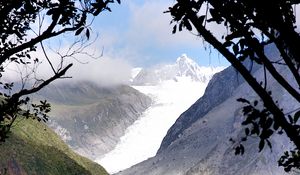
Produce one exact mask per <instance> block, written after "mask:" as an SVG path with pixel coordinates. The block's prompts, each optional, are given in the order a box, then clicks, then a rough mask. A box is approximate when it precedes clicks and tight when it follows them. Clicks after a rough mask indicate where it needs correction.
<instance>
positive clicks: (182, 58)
mask: <svg viewBox="0 0 300 175" xmlns="http://www.w3.org/2000/svg"><path fill="white" fill-rule="evenodd" d="M176 63H177V64H182V63H186V64H191V63H192V64H195V62H194V61H193V60H192V59H190V58H189V57H188V56H187V54H185V53H184V54H182V55H181V56H180V57H178V58H177V60H176Z"/></svg>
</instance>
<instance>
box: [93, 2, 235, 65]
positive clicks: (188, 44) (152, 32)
mask: <svg viewBox="0 0 300 175" xmlns="http://www.w3.org/2000/svg"><path fill="white" fill-rule="evenodd" d="M172 3H173V0H124V1H121V5H119V4H117V3H116V4H114V5H112V6H111V9H112V12H104V13H102V14H100V16H98V17H97V18H96V19H95V21H94V23H93V25H92V29H93V33H94V34H95V33H97V34H99V39H98V41H97V47H99V48H102V47H104V55H106V56H108V57H111V58H115V59H123V60H125V61H127V62H128V63H129V64H131V65H132V66H134V67H136V66H141V67H147V66H152V65H156V64H162V63H172V62H174V61H175V60H176V58H177V57H179V56H180V55H181V54H183V53H186V54H187V55H188V56H189V57H191V58H192V59H194V60H195V61H196V62H197V63H199V64H200V65H202V66H227V65H229V64H228V63H227V62H226V61H225V59H224V58H223V57H222V56H220V55H218V54H217V52H216V51H215V50H214V49H212V48H210V47H209V45H208V44H206V48H205V47H204V45H203V40H202V39H201V38H200V37H197V36H195V34H193V33H190V32H187V31H183V32H178V33H176V34H174V35H173V34H172V27H173V25H170V21H171V16H170V14H167V13H163V12H164V11H166V10H167V9H168V7H170V6H171V5H172Z"/></svg>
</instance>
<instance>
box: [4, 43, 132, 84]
mask: <svg viewBox="0 0 300 175" xmlns="http://www.w3.org/2000/svg"><path fill="white" fill-rule="evenodd" d="M65 44H66V43H65ZM67 46H68V45H65V48H60V52H61V53H64V51H65V50H67V48H68V47H67ZM101 51H102V47H101V48H97V50H96V52H95V50H94V49H93V46H91V47H89V48H86V50H85V51H84V52H87V53H89V54H94V55H95V56H99V55H101ZM94 52H95V53H94ZM47 53H48V57H49V58H50V59H51V62H52V64H53V67H54V68H55V69H56V68H57V67H59V65H60V61H61V59H60V57H58V55H57V54H56V53H54V52H51V51H49V50H48V51H47ZM32 57H33V58H35V57H38V58H39V59H40V60H41V61H42V64H40V65H39V66H38V67H37V69H36V70H35V73H36V74H35V75H37V78H38V79H47V78H49V77H51V76H53V75H54V73H53V71H52V69H51V67H50V65H49V63H48V62H47V60H46V59H45V57H44V54H43V53H42V51H41V49H40V48H38V52H36V53H35V54H34V56H32ZM71 62H72V63H73V66H72V67H71V68H70V69H69V70H68V71H67V73H66V75H65V76H68V77H70V76H71V77H72V78H71V79H63V80H62V81H68V82H69V81H92V82H95V83H97V84H98V85H100V86H113V85H118V84H127V83H128V82H129V79H130V78H131V68H132V67H131V66H130V64H129V63H128V62H127V61H126V59H125V58H124V57H120V56H116V55H113V54H112V52H105V53H103V56H102V57H99V58H97V59H95V58H91V57H89V56H87V55H86V54H77V55H75V59H74V58H66V59H64V64H63V67H65V66H67V65H68V64H69V63H71ZM32 68H33V67H32V65H29V66H27V67H24V66H22V65H19V64H15V63H10V64H9V65H8V66H7V67H6V69H5V70H6V72H5V74H4V78H5V79H6V80H9V81H21V78H20V77H21V76H23V77H24V76H26V75H27V74H28V73H30V72H31V69H32ZM33 78H34V74H31V76H30V79H31V80H32V79H33ZM62 81H58V82H62Z"/></svg>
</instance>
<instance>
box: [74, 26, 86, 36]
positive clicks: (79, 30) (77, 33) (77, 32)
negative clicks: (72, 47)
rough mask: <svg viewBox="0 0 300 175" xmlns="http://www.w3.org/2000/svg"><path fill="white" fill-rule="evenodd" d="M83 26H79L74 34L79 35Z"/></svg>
mask: <svg viewBox="0 0 300 175" xmlns="http://www.w3.org/2000/svg"><path fill="white" fill-rule="evenodd" d="M83 29H84V28H83V27H81V28H79V29H78V30H77V31H76V32H75V35H79V34H80V33H81V32H82V31H83Z"/></svg>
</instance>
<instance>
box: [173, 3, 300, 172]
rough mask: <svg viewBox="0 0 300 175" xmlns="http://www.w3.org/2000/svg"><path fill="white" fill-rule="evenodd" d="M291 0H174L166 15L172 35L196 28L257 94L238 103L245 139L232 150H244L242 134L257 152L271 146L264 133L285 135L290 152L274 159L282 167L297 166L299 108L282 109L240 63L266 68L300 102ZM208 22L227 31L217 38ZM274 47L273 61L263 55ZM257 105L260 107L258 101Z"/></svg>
mask: <svg viewBox="0 0 300 175" xmlns="http://www.w3.org/2000/svg"><path fill="white" fill-rule="evenodd" d="M299 3H300V2H299V1H297V0H273V1H258V0H176V3H175V5H174V6H173V7H170V8H169V10H168V11H167V13H170V14H171V16H172V17H173V19H172V21H171V23H174V24H175V25H174V27H173V33H176V31H177V30H179V31H182V30H183V29H187V30H189V31H196V32H197V33H198V34H199V35H200V36H201V37H203V39H204V40H205V41H207V42H208V43H209V44H211V45H212V46H213V47H214V48H215V49H217V50H218V51H219V52H220V53H221V54H222V55H223V56H224V57H225V58H226V59H227V60H228V61H229V62H230V63H231V64H232V66H233V67H234V68H235V69H236V70H237V71H238V72H239V73H240V74H241V75H242V76H243V77H244V79H245V80H246V81H247V82H248V84H249V85H250V86H251V87H252V88H253V90H254V91H255V92H256V93H257V94H258V96H259V97H260V100H256V101H254V102H250V101H248V100H247V99H242V98H240V99H238V101H239V102H241V103H243V104H244V105H245V106H244V107H243V113H244V116H245V120H244V121H243V123H242V125H244V126H245V137H243V138H241V140H240V141H239V142H238V143H239V144H238V145H237V146H236V149H235V151H236V154H243V153H244V146H243V144H242V143H243V142H245V141H246V140H247V137H248V136H257V137H258V138H259V139H260V142H259V151H262V149H263V148H264V147H265V145H268V146H269V147H270V148H271V149H272V144H271V142H270V137H271V136H272V135H274V134H276V133H277V134H283V133H284V134H286V136H287V137H288V138H289V139H290V140H291V141H292V143H294V146H295V148H294V150H289V151H286V152H284V154H283V156H282V157H281V158H280V160H279V161H278V163H279V166H283V167H284V169H285V171H287V172H288V171H290V170H291V169H292V168H297V169H300V125H299V122H298V119H299V117H300V111H299V108H298V109H296V110H295V111H293V112H292V113H289V111H284V110H283V109H282V108H281V107H280V106H279V103H278V102H277V101H276V100H277V99H273V98H272V93H271V92H270V91H269V90H268V86H267V77H265V80H264V81H263V82H258V81H257V80H256V78H255V77H253V75H252V74H251V70H248V69H247V68H246V67H245V66H244V64H243V61H245V60H247V59H248V60H251V61H252V62H255V63H256V64H258V65H260V66H261V67H263V68H264V70H265V72H266V71H268V72H269V73H270V74H271V76H273V77H274V79H275V80H276V81H277V82H278V83H279V84H280V85H281V86H282V87H283V88H284V89H285V90H286V91H287V93H288V94H290V95H291V96H292V97H293V98H294V99H295V100H296V101H298V102H300V93H299V88H300V75H299V68H300V49H299V45H300V35H299V33H297V31H296V30H295V29H296V26H295V21H296V17H295V12H294V7H295V6H296V5H298V4H299ZM211 24H214V25H217V26H219V27H223V28H224V29H225V31H226V30H227V33H226V34H224V35H223V36H222V37H218V35H217V34H216V33H214V32H213V31H211V30H210V29H209V26H210V25H211ZM270 44H272V45H274V46H275V47H276V49H277V50H278V52H279V53H280V55H281V58H280V60H278V61H273V60H274V59H272V58H271V57H268V55H266V54H265V52H264V51H265V50H264V48H265V46H267V45H270ZM276 64H280V65H283V66H286V68H287V69H289V71H290V72H291V74H292V75H293V78H294V80H295V83H296V84H297V87H293V86H292V85H291V83H290V82H288V81H287V80H286V79H285V77H283V76H282V75H281V74H280V73H279V71H278V69H277V67H276V66H275V65H276ZM259 103H262V105H260V106H263V107H262V108H259V107H258V104H259Z"/></svg>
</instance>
